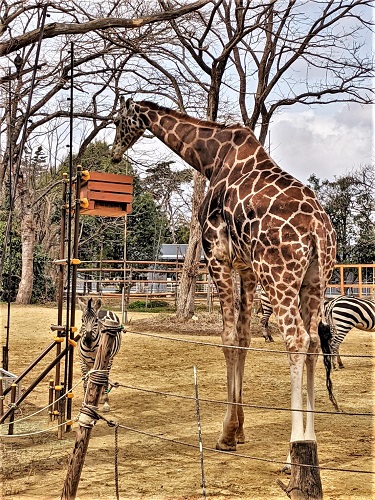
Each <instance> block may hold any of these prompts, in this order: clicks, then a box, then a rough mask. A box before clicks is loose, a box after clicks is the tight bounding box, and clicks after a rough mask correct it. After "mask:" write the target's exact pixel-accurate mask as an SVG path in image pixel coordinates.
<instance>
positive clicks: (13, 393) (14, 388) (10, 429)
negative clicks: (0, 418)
mask: <svg viewBox="0 0 375 500" xmlns="http://www.w3.org/2000/svg"><path fill="white" fill-rule="evenodd" d="M11 387H12V388H11V391H10V405H11V414H10V417H9V427H8V434H9V435H12V434H13V429H14V424H13V422H14V412H15V409H16V408H15V402H16V393H17V384H14V383H13V384H12V386H11Z"/></svg>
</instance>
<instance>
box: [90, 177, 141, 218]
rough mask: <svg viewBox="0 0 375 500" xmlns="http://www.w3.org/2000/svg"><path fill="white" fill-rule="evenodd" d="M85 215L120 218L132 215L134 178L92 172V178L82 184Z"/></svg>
mask: <svg viewBox="0 0 375 500" xmlns="http://www.w3.org/2000/svg"><path fill="white" fill-rule="evenodd" d="M80 200H81V208H80V213H81V214H83V215H102V216H104V217H120V216H121V215H125V214H130V213H131V211H132V200H133V177H132V176H131V175H123V174H107V173H105V172H90V178H89V179H88V180H87V181H86V180H83V181H82V184H81V193H80Z"/></svg>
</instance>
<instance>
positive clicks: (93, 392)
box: [61, 322, 121, 500]
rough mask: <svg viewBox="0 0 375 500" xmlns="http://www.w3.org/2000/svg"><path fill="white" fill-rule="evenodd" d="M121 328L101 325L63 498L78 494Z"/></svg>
mask: <svg viewBox="0 0 375 500" xmlns="http://www.w3.org/2000/svg"><path fill="white" fill-rule="evenodd" d="M112 323H113V322H112ZM99 325H100V323H99ZM120 330H121V327H120V325H118V324H117V325H116V326H115V327H114V326H112V327H111V326H108V323H105V324H102V329H101V332H102V337H101V340H100V344H99V348H98V351H97V354H96V358H95V363H94V367H93V372H92V373H90V375H89V379H88V384H87V389H86V394H85V399H84V402H83V403H82V409H81V412H80V415H79V418H78V424H79V428H78V430H77V433H76V441H75V445H74V449H73V452H72V456H71V458H70V462H69V465H68V470H67V474H66V478H65V482H64V486H63V491H62V494H61V500H74V499H75V497H76V493H77V488H78V483H79V480H80V477H81V472H82V468H83V464H84V461H85V456H86V452H87V448H88V445H89V440H90V436H91V431H92V429H93V427H94V425H95V424H96V422H97V420H98V418H97V416H96V412H95V410H96V409H97V405H98V403H99V398H100V395H101V392H102V386H103V385H105V384H106V381H107V380H108V371H107V372H106V373H105V370H107V369H108V363H109V360H110V355H111V349H112V345H113V342H114V340H115V336H116V335H117V334H118V332H119V331H120Z"/></svg>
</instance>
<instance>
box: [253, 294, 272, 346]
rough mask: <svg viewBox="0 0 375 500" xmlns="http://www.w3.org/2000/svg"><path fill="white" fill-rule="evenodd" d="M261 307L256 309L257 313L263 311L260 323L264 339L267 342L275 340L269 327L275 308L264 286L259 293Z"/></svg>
mask: <svg viewBox="0 0 375 500" xmlns="http://www.w3.org/2000/svg"><path fill="white" fill-rule="evenodd" d="M259 299H260V300H259V307H258V309H257V311H256V314H259V313H261V314H262V317H261V320H260V324H261V325H262V335H263V337H264V340H265V341H266V342H274V340H273V337H272V335H271V332H270V330H269V327H268V321H269V319H270V317H271V314H272V313H273V309H272V306H271V303H270V301H269V300H268V297H267V294H266V292H265V291H264V290H263V288H262V289H261V291H260V295H259Z"/></svg>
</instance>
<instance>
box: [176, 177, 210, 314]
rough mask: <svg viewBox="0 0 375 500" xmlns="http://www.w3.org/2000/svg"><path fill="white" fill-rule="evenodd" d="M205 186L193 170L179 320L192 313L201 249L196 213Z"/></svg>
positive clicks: (204, 179) (179, 301)
mask: <svg viewBox="0 0 375 500" xmlns="http://www.w3.org/2000/svg"><path fill="white" fill-rule="evenodd" d="M205 188H206V178H205V177H203V175H201V174H200V173H198V172H195V173H194V192H193V200H192V212H191V222H190V238H189V244H188V248H187V251H186V255H185V261H184V267H183V269H182V273H181V280H180V284H179V288H178V294H177V309H176V316H177V318H179V319H181V320H186V319H190V318H191V317H192V316H193V314H194V298H195V284H196V280H197V274H198V269H199V262H200V256H201V249H202V230H201V227H200V224H199V220H198V213H199V209H200V206H201V203H202V200H203V196H204V193H205Z"/></svg>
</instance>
